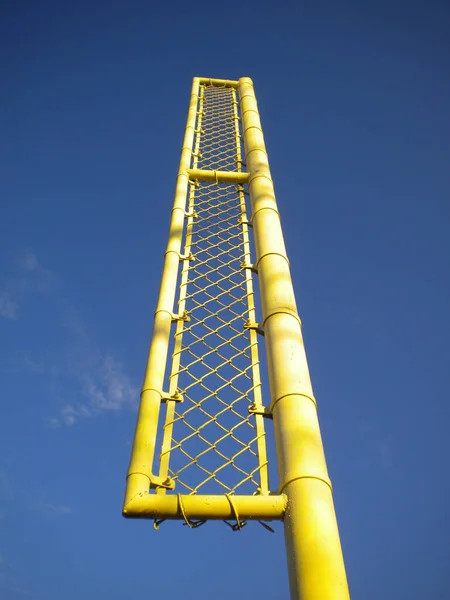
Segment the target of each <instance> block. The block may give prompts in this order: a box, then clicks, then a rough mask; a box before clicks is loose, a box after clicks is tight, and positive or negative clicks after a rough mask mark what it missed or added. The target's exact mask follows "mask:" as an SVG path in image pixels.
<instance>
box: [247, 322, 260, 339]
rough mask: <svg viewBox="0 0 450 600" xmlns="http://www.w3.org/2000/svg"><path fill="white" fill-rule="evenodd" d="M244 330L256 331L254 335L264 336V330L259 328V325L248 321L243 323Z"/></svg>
mask: <svg viewBox="0 0 450 600" xmlns="http://www.w3.org/2000/svg"><path fill="white" fill-rule="evenodd" d="M244 329H253V330H254V331H256V333H259V335H262V336H263V335H264V329H263V328H262V327H261V325H260V324H259V323H253V322H252V321H250V320H247V321H245V323H244Z"/></svg>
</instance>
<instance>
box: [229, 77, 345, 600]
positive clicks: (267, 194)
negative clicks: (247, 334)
mask: <svg viewBox="0 0 450 600" xmlns="http://www.w3.org/2000/svg"><path fill="white" fill-rule="evenodd" d="M239 95H240V102H241V118H242V130H243V134H244V145H245V151H246V162H247V169H248V171H249V190H250V199H251V205H252V221H253V231H254V235H255V246H256V259H257V263H256V264H257V267H258V274H259V285H260V293H261V303H262V312H263V325H264V331H265V341H266V352H267V363H268V369H269V381H270V391H271V409H272V412H273V421H274V428H275V439H276V446H277V456H278V471H279V477H280V493H281V492H283V493H285V494H286V495H287V498H288V506H287V510H286V514H285V519H284V530H285V540H286V549H287V558H288V569H289V584H290V590H291V598H292V600H300V599H301V600H347V599H348V598H349V592H348V586H347V579H346V574H345V567H344V560H343V556H342V550H341V544H340V540H339V532H338V527H337V522H336V515H335V511H334V505H333V498H332V489H331V482H330V480H329V477H328V472H327V467H326V462H325V456H324V451H323V445H322V439H321V435H320V429H319V422H318V418H317V407H316V401H315V399H314V396H313V392H312V387H311V380H310V376H309V370H308V364H307V361H306V354H305V348H304V344H303V337H302V332H301V322H300V318H299V316H298V313H297V307H296V303H295V296H294V290H293V287H292V280H291V276H290V271H289V262H288V259H287V255H286V249H285V246H284V240H283V234H282V230H281V223H280V217H279V213H278V209H277V204H276V200H275V193H274V189H273V182H272V178H271V175H270V169H269V162H268V157H267V152H266V148H265V144H264V136H263V133H262V129H261V122H260V118H259V112H258V106H257V103H256V98H255V93H254V90H253V83H252V80H251V79H249V78H248V77H243V78H242V79H240V80H239Z"/></svg>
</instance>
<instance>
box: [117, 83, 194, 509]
mask: <svg viewBox="0 0 450 600" xmlns="http://www.w3.org/2000/svg"><path fill="white" fill-rule="evenodd" d="M199 85H200V84H199V79H198V77H195V78H194V80H193V83H192V92H191V100H190V103H189V110H188V117H187V123H186V129H185V135H184V142H183V148H182V150H181V159H180V167H179V170H178V176H177V183H176V189H175V199H174V204H173V209H172V218H171V222H170V229H169V241H168V244H167V249H166V253H165V256H164V267H163V273H162V279H161V287H160V290H159V298H158V304H157V307H156V311H155V317H154V323H153V332H152V341H151V343H150V351H149V356H148V362H147V369H146V372H145V377H144V384H143V386H142V392H141V403H140V407H139V414H138V418H137V424H136V432H135V435H134V442H133V449H132V453H131V461H130V467H129V469H128V477H127V489H126V493H125V505H126V504H127V503H128V502H129V501H130V500H132V499H133V498H134V497H136V496H137V495H139V494H146V493H148V491H149V487H150V481H151V476H152V465H153V457H154V453H155V440H156V430H157V426H158V418H159V410H160V406H161V393H162V386H163V381H164V372H165V368H166V360H167V351H168V348H169V339H170V330H171V323H172V316H173V304H174V300H175V289H176V283H177V277H178V271H179V264H180V248H181V242H182V238H183V229H184V221H185V214H186V213H185V211H186V198H187V191H188V185H189V174H188V169H189V167H190V166H191V158H192V147H193V142H194V134H195V123H196V120H197V106H198V97H199Z"/></svg>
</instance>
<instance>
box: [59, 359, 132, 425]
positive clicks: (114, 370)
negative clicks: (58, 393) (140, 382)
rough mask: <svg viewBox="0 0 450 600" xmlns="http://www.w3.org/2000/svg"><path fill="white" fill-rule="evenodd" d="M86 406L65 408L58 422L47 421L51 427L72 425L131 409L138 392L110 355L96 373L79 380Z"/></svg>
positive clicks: (73, 405) (82, 376)
mask: <svg viewBox="0 0 450 600" xmlns="http://www.w3.org/2000/svg"><path fill="white" fill-rule="evenodd" d="M79 379H80V383H81V386H82V391H83V395H84V396H85V398H86V402H84V403H77V404H66V405H64V406H63V407H62V409H61V411H60V415H59V417H58V418H55V417H52V418H50V419H48V424H49V426H50V427H53V428H56V427H59V426H60V425H62V424H64V425H68V426H71V425H74V424H75V422H76V421H78V420H79V419H82V418H86V417H95V416H97V415H99V414H101V413H105V412H118V411H119V410H122V409H123V408H127V407H134V406H135V404H136V401H137V398H138V391H137V388H136V387H135V386H133V385H132V384H131V382H130V380H129V378H128V377H127V375H126V374H125V373H124V372H123V369H122V365H121V364H120V363H119V362H117V361H116V360H115V359H114V358H113V357H112V356H111V355H107V356H105V357H104V358H103V360H102V361H101V363H100V366H99V368H98V369H97V371H96V372H95V373H93V372H89V373H85V374H83V375H80V376H79Z"/></svg>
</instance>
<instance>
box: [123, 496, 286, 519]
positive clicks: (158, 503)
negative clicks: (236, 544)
mask: <svg viewBox="0 0 450 600" xmlns="http://www.w3.org/2000/svg"><path fill="white" fill-rule="evenodd" d="M180 497H181V502H180ZM230 498H231V502H230ZM285 509H286V496H285V495H284V494H280V495H276V496H235V495H233V496H229V497H228V498H227V496H225V495H223V496H206V495H205V496H203V495H192V496H189V495H184V494H183V495H180V494H167V495H164V496H163V495H159V494H145V495H142V496H137V497H136V498H134V499H133V500H131V501H130V502H128V504H126V506H125V507H124V509H123V516H124V517H129V518H140V519H145V518H147V519H183V518H184V516H183V513H184V515H185V517H186V518H187V519H220V520H223V519H233V518H234V517H235V515H236V513H237V514H238V515H239V519H242V520H266V521H273V520H282V519H283V517H284V512H285Z"/></svg>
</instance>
